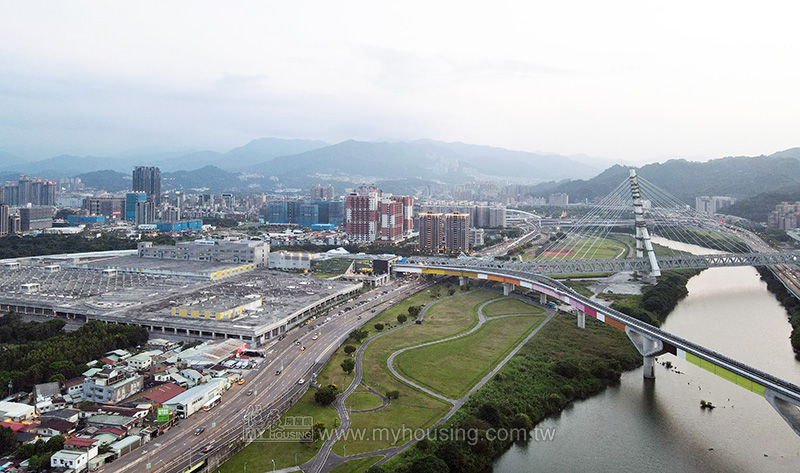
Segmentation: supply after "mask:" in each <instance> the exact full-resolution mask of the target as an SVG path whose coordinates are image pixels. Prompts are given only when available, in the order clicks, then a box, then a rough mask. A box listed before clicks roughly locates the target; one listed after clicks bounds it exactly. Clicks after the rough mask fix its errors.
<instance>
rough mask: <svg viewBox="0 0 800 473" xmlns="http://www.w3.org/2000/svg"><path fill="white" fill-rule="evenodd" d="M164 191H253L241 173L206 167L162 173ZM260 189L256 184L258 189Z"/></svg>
mask: <svg viewBox="0 0 800 473" xmlns="http://www.w3.org/2000/svg"><path fill="white" fill-rule="evenodd" d="M161 180H162V184H161V188H162V190H173V189H187V190H188V189H209V191H210V192H225V191H243V190H246V189H251V188H253V187H251V186H250V185H249V183H248V182H247V181H245V180H243V179H241V178H240V174H239V173H233V172H228V171H225V170H223V169H220V168H218V167H216V166H205V167H202V168H200V169H195V170H193V171H176V172H170V173H161ZM257 187H260V185H259V184H256V188H257Z"/></svg>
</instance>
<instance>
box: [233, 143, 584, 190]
mask: <svg viewBox="0 0 800 473" xmlns="http://www.w3.org/2000/svg"><path fill="white" fill-rule="evenodd" d="M247 171H250V172H253V173H257V174H261V175H265V176H277V177H279V178H281V179H282V180H283V179H290V180H292V181H294V182H297V181H299V180H300V178H305V179H306V180H309V179H319V178H330V177H337V176H338V177H346V178H351V179H355V180H359V179H360V180H363V181H364V182H367V181H370V182H377V181H381V180H387V179H389V180H397V179H422V180H428V181H442V182H453V183H454V182H464V181H474V180H498V179H499V180H507V181H509V182H540V181H542V180H544V179H563V178H564V177H576V176H578V177H580V176H591V175H594V174H596V172H597V171H598V170H597V169H591V168H589V167H587V166H585V165H583V164H579V163H577V162H574V161H572V160H570V159H569V158H566V157H564V156H557V155H538V154H534V153H528V152H523V151H510V150H506V149H502V148H493V147H490V146H477V145H469V144H465V143H444V142H439V141H433V140H419V141H414V142H399V143H388V142H365V141H355V140H348V141H344V142H342V143H338V144H335V145H331V146H327V147H324V148H319V149H315V150H312V151H307V152H305V153H300V154H296V155H291V156H280V157H277V158H275V159H273V160H271V161H267V162H263V163H260V164H257V165H254V166H250V167H249V168H247Z"/></svg>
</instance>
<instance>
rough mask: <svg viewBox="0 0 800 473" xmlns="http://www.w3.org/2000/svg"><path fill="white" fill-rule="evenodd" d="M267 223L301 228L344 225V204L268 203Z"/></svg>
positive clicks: (266, 211)
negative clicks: (294, 224) (292, 225)
mask: <svg viewBox="0 0 800 473" xmlns="http://www.w3.org/2000/svg"><path fill="white" fill-rule="evenodd" d="M265 219H266V221H267V222H269V223H296V224H298V225H300V226H303V227H312V226H314V225H319V224H323V225H334V226H339V225H341V224H342V223H344V202H342V201H303V200H289V201H276V202H269V203H267V206H266V208H265Z"/></svg>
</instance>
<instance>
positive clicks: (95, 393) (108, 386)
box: [83, 367, 144, 404]
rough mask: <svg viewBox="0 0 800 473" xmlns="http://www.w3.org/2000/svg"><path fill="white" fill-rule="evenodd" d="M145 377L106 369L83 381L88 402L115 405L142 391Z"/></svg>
mask: <svg viewBox="0 0 800 473" xmlns="http://www.w3.org/2000/svg"><path fill="white" fill-rule="evenodd" d="M143 381H144V377H143V376H141V375H133V374H130V373H126V372H124V371H122V370H117V369H114V368H110V367H106V368H103V369H102V370H101V371H100V372H98V373H96V374H95V375H93V376H90V377H87V378H86V379H84V380H83V398H84V400H86V401H93V402H101V403H107V404H115V403H117V402H119V401H121V400H123V399H126V398H128V397H130V396H133V395H134V394H136V393H138V392H139V391H141V390H142V387H143Z"/></svg>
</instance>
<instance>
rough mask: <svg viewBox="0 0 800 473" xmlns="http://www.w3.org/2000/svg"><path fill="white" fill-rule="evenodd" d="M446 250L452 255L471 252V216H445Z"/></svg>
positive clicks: (455, 214) (456, 214)
mask: <svg viewBox="0 0 800 473" xmlns="http://www.w3.org/2000/svg"><path fill="white" fill-rule="evenodd" d="M444 248H445V250H447V251H448V252H450V253H456V252H467V251H469V214H461V213H452V214H445V216H444Z"/></svg>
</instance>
